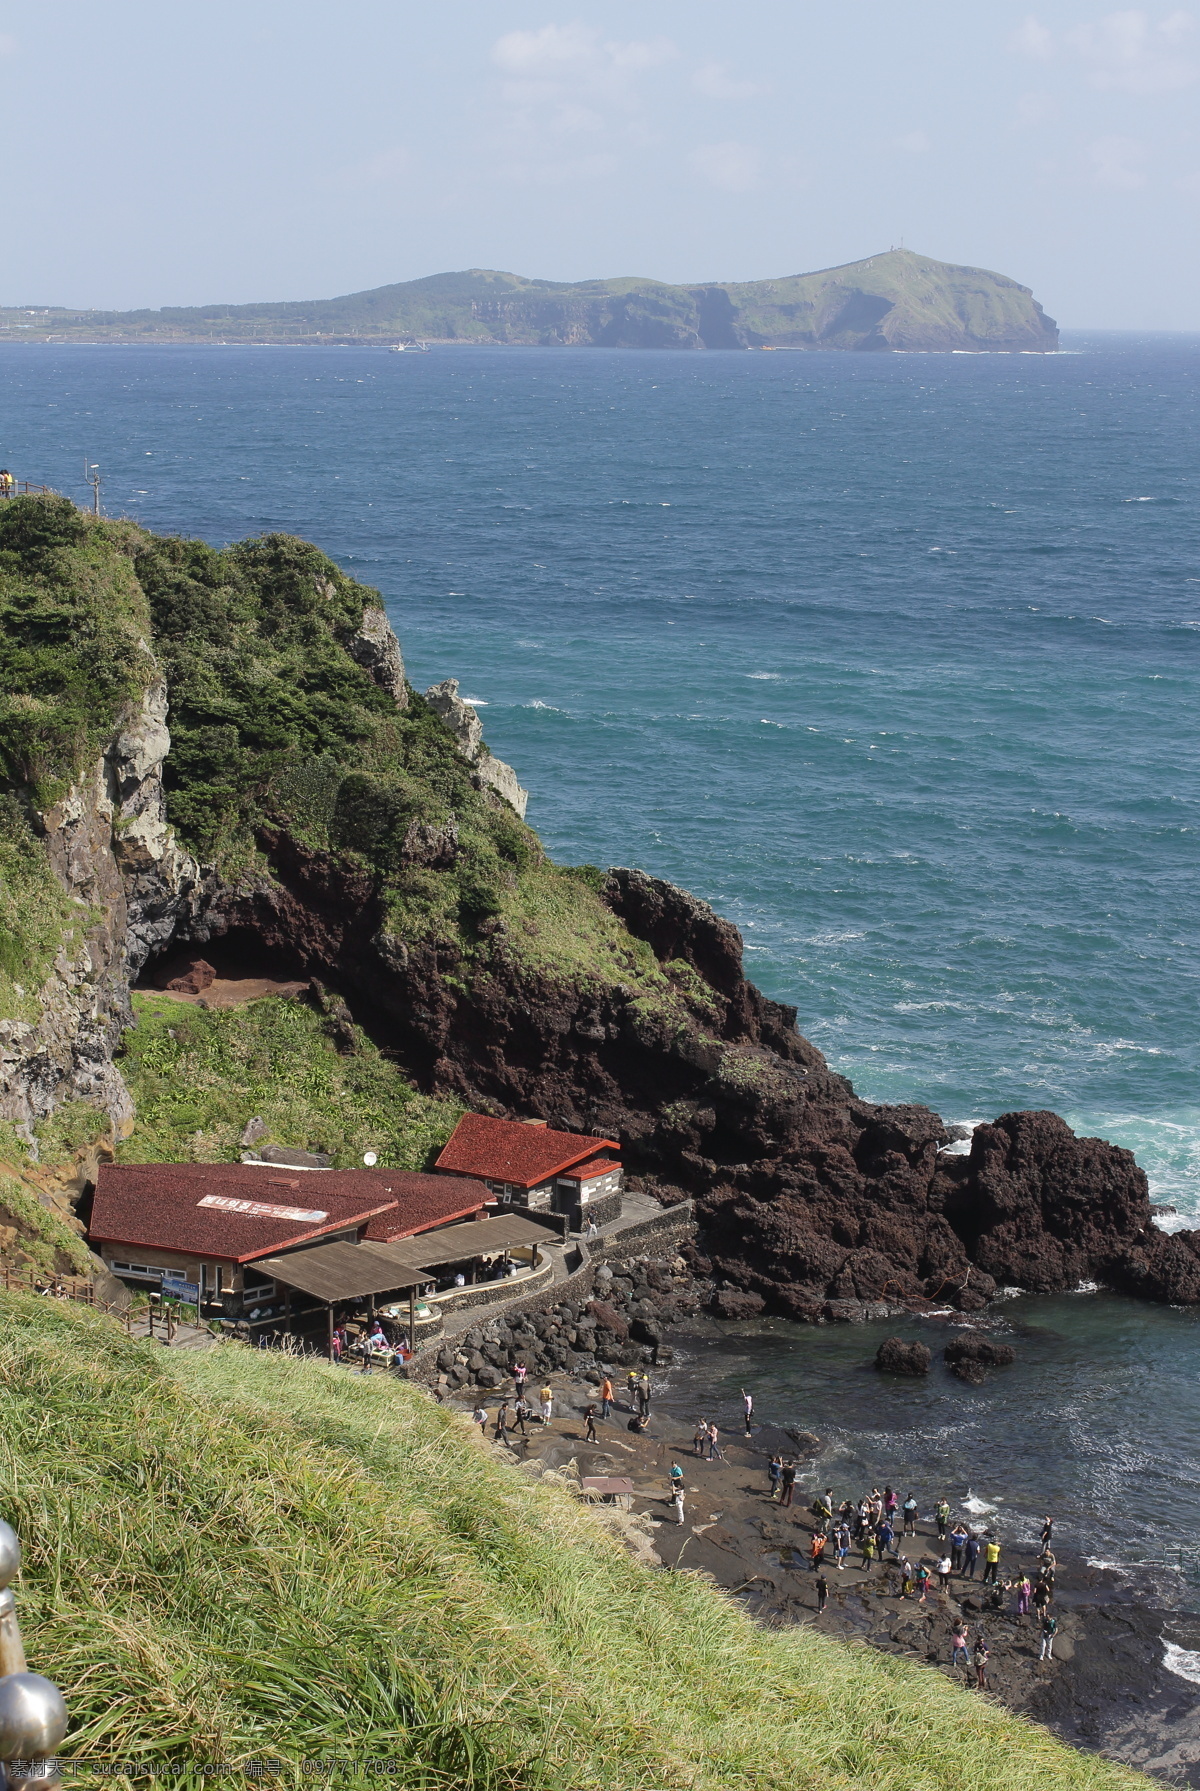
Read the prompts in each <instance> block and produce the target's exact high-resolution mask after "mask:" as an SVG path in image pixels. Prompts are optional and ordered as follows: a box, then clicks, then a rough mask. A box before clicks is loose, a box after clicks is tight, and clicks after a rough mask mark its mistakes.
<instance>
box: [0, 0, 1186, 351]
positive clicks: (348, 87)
mask: <svg viewBox="0 0 1200 1791" xmlns="http://www.w3.org/2000/svg"><path fill="white" fill-rule="evenodd" d="M1198 84H1200V17H1198V16H1197V15H1196V14H1193V13H1192V12H1191V11H1189V10H1187V9H1186V8H1183V9H1181V8H1173V7H1171V6H1169V5H1168V6H1159V7H1147V8H1133V9H1121V10H1111V9H1106V8H1105V7H1104V6H1103V5H1099V6H1097V5H1088V4H1085V3H1081V0H1046V3H1045V4H1041V5H1035V6H1034V7H1033V8H1032V9H1031V8H1030V6H1029V5H1028V4H1027V3H1026V0H1022V3H1020V4H1013V3H1010V0H1000V4H998V5H997V6H996V7H994V8H991V9H988V10H987V11H986V13H985V12H983V11H982V10H981V11H979V12H977V13H970V14H964V12H963V10H962V9H960V8H958V7H955V6H951V4H950V3H949V0H920V3H918V4H916V5H914V6H913V7H910V8H908V9H905V10H904V11H903V13H898V12H897V11H896V9H894V8H891V7H889V6H885V5H884V4H882V0H847V4H846V5H845V6H844V7H842V8H841V9H839V10H838V12H837V14H836V16H833V17H831V16H829V15H828V14H827V13H826V12H825V11H824V10H823V9H821V8H818V7H817V6H816V5H815V4H808V3H806V0H802V3H800V4H785V3H784V0H751V3H750V4H749V5H748V6H747V7H745V8H743V9H742V10H741V11H740V13H739V15H738V20H737V25H736V28H734V27H732V26H731V24H730V19H729V15H728V12H727V10H726V9H725V8H723V7H718V6H717V5H716V4H715V3H714V0H692V3H689V4H688V5H687V6H685V5H684V4H683V0H650V3H649V4H646V3H645V0H643V3H642V4H639V5H636V6H635V5H634V4H632V0H611V3H610V4H608V5H606V6H605V7H603V8H601V7H600V6H598V5H597V4H596V3H595V0H578V3H577V4H574V5H571V6H569V7H560V6H556V5H554V4H552V0H538V3H537V4H529V3H525V0H516V3H512V4H505V5H503V6H500V7H496V8H493V7H489V8H487V9H486V10H485V9H484V8H483V7H479V6H468V7H467V8H466V9H459V10H458V11H456V12H455V13H454V15H453V16H451V15H450V14H449V13H437V14H435V15H434V16H432V17H430V16H428V15H427V14H426V13H425V12H424V11H423V10H421V9H418V8H417V7H415V6H413V5H412V4H410V3H404V0H402V3H401V4H398V5H397V4H395V3H389V4H385V3H384V0H357V3H356V4H355V5H354V6H353V7H351V8H349V9H346V10H343V12H342V13H341V14H340V15H339V18H338V22H337V25H336V28H335V29H331V27H330V22H329V18H328V15H327V13H326V12H325V11H324V9H319V8H318V7H317V6H316V5H315V4H313V0H295V4H293V5H289V6H287V7H285V6H284V5H283V4H282V0H237V3H236V4H235V0H212V4H211V5H210V6H209V7H208V8H207V9H206V10H205V12H204V13H203V15H192V14H184V13H176V12H172V11H164V9H162V8H161V7H158V6H153V5H151V4H150V0H115V3H114V4H113V5H111V6H110V7H109V8H107V9H106V10H105V11H104V13H103V14H97V13H95V11H94V10H93V9H92V8H90V7H88V6H85V5H84V4H82V0H64V3H63V4H62V5H61V6H60V7H58V8H56V9H55V10H54V12H53V13H52V14H51V13H45V14H40V15H37V14H29V15H18V16H16V17H14V19H13V21H12V30H11V31H9V32H8V33H6V34H3V35H0V93H3V96H4V101H5V106H6V120H7V125H8V130H7V133H6V135H7V141H8V145H9V155H8V160H9V170H10V178H9V181H8V183H7V188H6V195H5V211H6V232H5V236H6V247H7V254H6V256H5V262H4V267H3V279H2V280H0V302H3V303H5V304H7V305H31V306H32V305H65V306H70V307H79V308H96V309H102V310H132V309H141V308H147V309H158V308H160V307H162V306H164V305H207V304H246V303H274V302H282V301H288V300H299V301H303V300H306V299H315V298H332V297H337V296H342V295H344V294H349V293H353V292H362V291H368V290H370V289H372V288H374V287H378V286H385V285H392V284H398V283H403V282H405V281H408V280H412V279H419V278H422V277H428V276H430V275H431V274H436V273H443V272H450V271H456V270H462V269H466V268H470V267H478V268H492V269H498V270H502V271H510V272H514V273H519V274H523V275H525V276H527V277H530V278H536V279H547V280H552V281H555V282H560V281H561V282H566V283H574V282H577V281H580V280H585V279H590V278H600V279H604V278H617V277H636V278H644V279H654V280H661V281H663V282H665V283H667V284H678V283H682V282H698V281H701V280H709V281H741V280H754V279H770V278H775V277H782V276H783V275H784V274H785V273H797V272H808V271H814V270H818V269H821V268H825V267H834V266H839V265H841V264H843V263H846V262H853V261H858V260H862V259H865V258H866V257H867V256H869V255H871V254H872V253H876V254H877V253H879V252H881V250H882V249H883V248H884V247H886V246H888V245H896V246H899V245H900V244H901V242H903V243H904V245H905V246H907V247H915V248H916V249H917V252H919V253H921V254H923V255H928V256H930V257H931V258H933V259H935V260H940V261H949V262H955V263H958V264H961V265H968V266H976V267H985V268H990V269H993V270H995V271H997V272H1000V273H1004V274H1007V275H1009V276H1011V277H1012V278H1014V279H1016V280H1018V281H1020V282H1021V283H1022V284H1023V285H1026V286H1029V287H1030V288H1032V290H1033V292H1034V294H1035V296H1036V297H1037V299H1038V300H1039V302H1040V303H1041V304H1042V305H1043V306H1044V307H1045V308H1046V310H1047V311H1048V312H1049V313H1050V314H1051V315H1052V316H1054V317H1055V318H1057V320H1058V321H1059V323H1060V325H1061V326H1062V327H1063V328H1064V329H1068V330H1084V331H1086V330H1089V329H1097V330H1099V329H1113V330H1166V331H1184V332H1187V331H1192V330H1196V329H1200V280H1198V278H1197V275H1198V274H1200V266H1198V265H1197V264H1198V262H1200V246H1198V242H1197V231H1196V228H1195V225H1196V215H1197V211H1198V210H1200V126H1198V125H1197V124H1196V122H1195V117H1194V113H1195V94H1194V90H1195V88H1196V87H1197V85H1198Z"/></svg>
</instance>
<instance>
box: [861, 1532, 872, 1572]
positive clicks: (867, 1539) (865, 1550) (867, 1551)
mask: <svg viewBox="0 0 1200 1791" xmlns="http://www.w3.org/2000/svg"><path fill="white" fill-rule="evenodd" d="M859 1547H860V1548H861V1550H862V1570H863V1572H864V1573H870V1571H871V1567H872V1565H873V1563H874V1560H875V1532H874V1530H864V1531H863V1533H862V1541H861V1543H860V1544H859Z"/></svg>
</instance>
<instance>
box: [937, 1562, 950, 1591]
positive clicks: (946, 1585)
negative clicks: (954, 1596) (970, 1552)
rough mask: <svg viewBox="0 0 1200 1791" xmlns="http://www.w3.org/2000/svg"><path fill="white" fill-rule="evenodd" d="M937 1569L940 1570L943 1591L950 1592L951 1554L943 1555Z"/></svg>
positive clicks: (939, 1575) (939, 1576)
mask: <svg viewBox="0 0 1200 1791" xmlns="http://www.w3.org/2000/svg"><path fill="white" fill-rule="evenodd" d="M937 1570H938V1578H939V1579H940V1580H941V1582H942V1591H943V1592H948V1591H949V1590H950V1557H949V1555H942V1556H941V1558H940V1560H939V1561H938V1564H937Z"/></svg>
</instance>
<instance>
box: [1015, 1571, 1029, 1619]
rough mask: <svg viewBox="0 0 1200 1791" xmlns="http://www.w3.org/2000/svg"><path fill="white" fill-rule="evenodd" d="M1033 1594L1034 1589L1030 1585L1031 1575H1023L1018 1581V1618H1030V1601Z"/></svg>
mask: <svg viewBox="0 0 1200 1791" xmlns="http://www.w3.org/2000/svg"><path fill="white" fill-rule="evenodd" d="M1032 1592H1033V1587H1032V1586H1031V1585H1030V1583H1029V1575H1028V1574H1027V1573H1023V1574H1022V1575H1021V1577H1020V1579H1019V1580H1018V1581H1017V1616H1018V1617H1028V1615H1029V1599H1030V1596H1031V1594H1032Z"/></svg>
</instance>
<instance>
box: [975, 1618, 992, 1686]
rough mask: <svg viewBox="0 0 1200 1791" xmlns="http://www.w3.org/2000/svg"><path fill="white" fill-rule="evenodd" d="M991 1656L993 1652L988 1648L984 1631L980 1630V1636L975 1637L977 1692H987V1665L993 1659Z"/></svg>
mask: <svg viewBox="0 0 1200 1791" xmlns="http://www.w3.org/2000/svg"><path fill="white" fill-rule="evenodd" d="M991 1654H992V1651H991V1649H990V1648H989V1647H988V1645H987V1642H986V1641H985V1640H984V1635H983V1631H982V1630H980V1632H979V1634H978V1635H977V1636H976V1637H975V1689H976V1691H986V1690H987V1664H988V1661H989V1660H990V1659H991Z"/></svg>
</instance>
